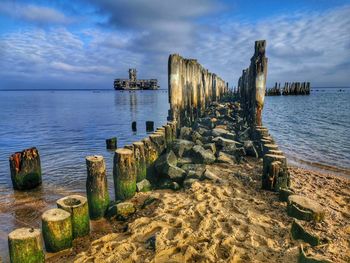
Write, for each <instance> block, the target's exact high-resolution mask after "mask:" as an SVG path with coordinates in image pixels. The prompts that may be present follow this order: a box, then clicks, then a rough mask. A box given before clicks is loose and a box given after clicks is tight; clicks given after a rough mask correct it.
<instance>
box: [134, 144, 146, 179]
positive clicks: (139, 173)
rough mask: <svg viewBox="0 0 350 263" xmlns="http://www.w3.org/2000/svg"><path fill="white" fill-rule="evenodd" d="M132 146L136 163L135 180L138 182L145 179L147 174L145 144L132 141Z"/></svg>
mask: <svg viewBox="0 0 350 263" xmlns="http://www.w3.org/2000/svg"><path fill="white" fill-rule="evenodd" d="M133 146H134V158H135V165H136V182H140V181H142V180H143V179H146V175H147V167H146V156H145V145H144V144H143V143H142V142H134V143H133Z"/></svg>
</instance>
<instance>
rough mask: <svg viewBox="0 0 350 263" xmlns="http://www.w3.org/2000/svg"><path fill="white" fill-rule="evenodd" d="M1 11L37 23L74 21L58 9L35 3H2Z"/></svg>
mask: <svg viewBox="0 0 350 263" xmlns="http://www.w3.org/2000/svg"><path fill="white" fill-rule="evenodd" d="M0 13H3V14H6V15H9V16H11V17H14V18H17V19H20V20H23V21H26V22H31V23H35V24H43V25H45V24H69V23H71V22H73V21H74V19H73V18H70V17H67V16H66V15H64V14H63V13H62V12H59V11H58V10H56V9H53V8H50V7H46V6H38V5H34V4H23V3H22V4H19V3H15V2H12V1H11V2H8V1H5V2H2V3H0Z"/></svg>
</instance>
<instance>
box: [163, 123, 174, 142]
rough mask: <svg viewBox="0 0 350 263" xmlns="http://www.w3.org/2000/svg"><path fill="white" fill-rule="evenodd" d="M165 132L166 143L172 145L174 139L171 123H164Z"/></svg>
mask: <svg viewBox="0 0 350 263" xmlns="http://www.w3.org/2000/svg"><path fill="white" fill-rule="evenodd" d="M164 129H165V130H164V132H165V142H166V145H167V146H168V145H170V144H171V143H172V141H173V131H172V127H171V126H170V125H169V124H166V125H164Z"/></svg>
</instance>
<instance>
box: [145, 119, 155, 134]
mask: <svg viewBox="0 0 350 263" xmlns="http://www.w3.org/2000/svg"><path fill="white" fill-rule="evenodd" d="M153 131H154V122H153V121H146V132H153Z"/></svg>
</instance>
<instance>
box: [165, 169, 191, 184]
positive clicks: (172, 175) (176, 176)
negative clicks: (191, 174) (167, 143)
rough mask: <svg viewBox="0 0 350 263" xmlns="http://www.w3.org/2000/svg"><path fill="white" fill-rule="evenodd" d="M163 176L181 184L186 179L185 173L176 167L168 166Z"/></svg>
mask: <svg viewBox="0 0 350 263" xmlns="http://www.w3.org/2000/svg"><path fill="white" fill-rule="evenodd" d="M165 176H166V178H169V179H170V180H172V181H176V182H179V183H181V182H182V181H183V180H184V179H185V177H186V171H185V170H183V169H181V168H179V167H177V166H174V165H169V166H168V170H167V172H166V174H165Z"/></svg>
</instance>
